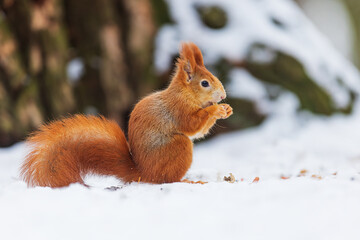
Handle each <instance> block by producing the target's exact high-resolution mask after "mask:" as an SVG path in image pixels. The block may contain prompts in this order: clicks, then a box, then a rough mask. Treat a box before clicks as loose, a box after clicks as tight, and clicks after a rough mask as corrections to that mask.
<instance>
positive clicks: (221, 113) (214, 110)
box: [207, 104, 227, 119]
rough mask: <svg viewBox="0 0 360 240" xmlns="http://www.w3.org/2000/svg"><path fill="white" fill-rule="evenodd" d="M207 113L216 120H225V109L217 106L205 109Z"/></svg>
mask: <svg viewBox="0 0 360 240" xmlns="http://www.w3.org/2000/svg"><path fill="white" fill-rule="evenodd" d="M207 111H208V112H209V113H210V114H211V115H212V116H213V117H214V118H216V119H220V118H225V117H226V115H227V112H226V109H225V108H224V107H223V106H221V105H218V104H215V105H212V106H210V107H207Z"/></svg>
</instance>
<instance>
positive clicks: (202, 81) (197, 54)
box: [20, 43, 232, 188]
mask: <svg viewBox="0 0 360 240" xmlns="http://www.w3.org/2000/svg"><path fill="white" fill-rule="evenodd" d="M225 98H226V93H225V90H224V87H223V85H222V84H221V82H220V81H219V79H217V78H216V77H215V76H214V75H212V74H211V73H210V72H209V71H208V70H207V69H206V68H205V66H204V62H203V57H202V54H201V51H200V49H199V48H198V47H197V46H196V45H195V44H194V43H184V44H183V45H182V49H181V51H180V57H179V58H178V59H177V63H176V71H175V74H174V76H173V77H172V80H171V82H170V84H169V86H168V88H166V89H165V90H163V91H158V92H155V93H153V94H151V95H149V96H147V97H145V98H143V99H142V100H141V101H139V102H138V103H137V104H136V105H135V108H134V110H133V111H132V113H131V115H130V120H129V131H128V138H129V142H127V141H126V138H125V135H124V133H123V131H122V130H121V128H120V127H119V126H118V125H117V124H116V122H114V121H112V120H108V119H105V118H104V117H95V116H84V115H75V116H72V117H69V118H65V119H63V120H58V121H55V122H51V123H49V124H47V125H43V126H42V127H41V128H40V129H39V130H38V131H37V132H35V133H33V134H32V135H31V136H30V137H29V138H28V139H27V144H28V145H29V146H30V147H31V152H30V153H29V154H28V155H27V156H26V158H25V161H24V163H23V164H22V166H21V174H20V175H21V177H22V178H23V179H24V181H25V182H26V183H27V184H28V186H48V187H53V188H56V187H64V186H68V185H70V184H72V183H81V184H83V185H85V186H87V185H86V184H85V183H84V181H83V179H82V176H84V175H86V174H99V175H109V176H115V177H117V178H119V179H121V180H122V181H124V182H132V181H141V182H147V183H172V182H179V181H181V180H182V178H183V177H184V175H185V173H186V172H187V170H188V169H189V168H190V165H191V163H192V155H193V143H192V139H196V138H202V137H204V136H205V135H206V134H207V133H208V132H209V130H210V128H211V127H212V126H213V125H214V124H215V122H216V120H217V119H225V118H228V117H229V116H230V115H231V114H232V108H231V107H230V106H229V105H228V104H217V103H218V102H220V101H221V100H223V99H225Z"/></svg>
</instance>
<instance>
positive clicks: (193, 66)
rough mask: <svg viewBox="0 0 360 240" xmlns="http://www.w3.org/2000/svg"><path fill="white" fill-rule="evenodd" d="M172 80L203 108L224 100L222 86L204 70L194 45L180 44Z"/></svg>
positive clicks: (202, 62) (201, 59) (201, 57)
mask: <svg viewBox="0 0 360 240" xmlns="http://www.w3.org/2000/svg"><path fill="white" fill-rule="evenodd" d="M174 80H175V81H177V82H178V83H180V84H181V85H182V86H183V89H182V90H184V91H186V92H187V93H190V96H191V97H192V98H193V100H194V101H195V102H197V103H198V104H199V105H200V106H201V107H203V108H205V107H208V106H210V105H213V104H214V103H217V102H220V101H221V100H223V99H225V98H226V92H225V90H224V87H223V85H222V84H221V82H220V80H219V79H218V78H217V77H215V76H214V75H213V74H211V73H210V72H209V70H207V69H206V68H205V65H204V60H203V56H202V54H201V51H200V49H199V48H198V47H197V46H196V45H195V44H194V43H183V44H182V48H181V51H180V58H178V59H177V72H176V74H175V77H174ZM174 80H173V81H174Z"/></svg>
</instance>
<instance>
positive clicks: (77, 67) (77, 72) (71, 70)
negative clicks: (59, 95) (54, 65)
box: [66, 58, 85, 83]
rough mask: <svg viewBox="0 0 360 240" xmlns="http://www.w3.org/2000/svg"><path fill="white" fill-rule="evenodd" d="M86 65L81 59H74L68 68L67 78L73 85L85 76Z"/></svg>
mask: <svg viewBox="0 0 360 240" xmlns="http://www.w3.org/2000/svg"><path fill="white" fill-rule="evenodd" d="M84 71H85V69H84V63H83V61H82V59H81V58H74V59H72V60H71V61H70V62H69V63H68V65H67V68H66V72H67V76H68V78H69V80H70V82H71V83H76V82H78V81H79V80H80V78H81V77H82V76H83V75H84Z"/></svg>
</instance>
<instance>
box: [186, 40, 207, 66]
mask: <svg viewBox="0 0 360 240" xmlns="http://www.w3.org/2000/svg"><path fill="white" fill-rule="evenodd" d="M189 46H190V48H191V49H192V52H193V55H194V58H195V62H196V64H197V65H199V66H204V59H203V55H202V54H201V51H200V49H199V47H198V46H196V45H195V44H194V43H189Z"/></svg>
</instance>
